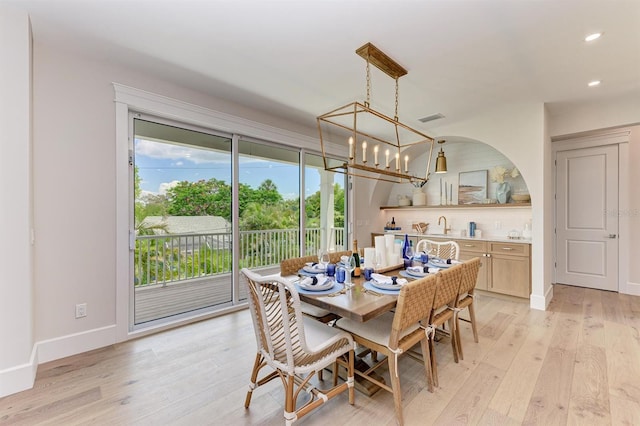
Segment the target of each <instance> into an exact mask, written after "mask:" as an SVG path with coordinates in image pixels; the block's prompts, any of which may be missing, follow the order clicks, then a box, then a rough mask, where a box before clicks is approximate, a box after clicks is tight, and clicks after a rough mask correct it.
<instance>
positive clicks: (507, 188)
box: [496, 182, 511, 204]
mask: <svg viewBox="0 0 640 426" xmlns="http://www.w3.org/2000/svg"><path fill="white" fill-rule="evenodd" d="M510 197H511V185H509V182H502V183H500V184H498V188H496V198H497V199H498V203H500V204H506V203H508V202H509V198H510Z"/></svg>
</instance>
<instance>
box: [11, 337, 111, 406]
mask: <svg viewBox="0 0 640 426" xmlns="http://www.w3.org/2000/svg"><path fill="white" fill-rule="evenodd" d="M114 343H116V326H115V325H110V326H107V327H101V328H96V329H93V330H88V331H83V332H81V333H75V334H69V335H67V336H62V337H58V338H55V339H50V340H43V341H40V342H36V343H35V345H33V350H32V351H31V358H30V360H29V362H26V363H24V364H21V365H18V366H15V367H11V368H7V369H6V370H2V371H0V398H2V397H3V396H7V395H11V394H14V393H17V392H21V391H23V390H27V389H31V388H32V387H33V383H34V380H35V377H36V372H37V370H38V365H39V364H42V363H44V362H49V361H53V360H56V359H60V358H64V357H67V356H71V355H76V354H79V353H82V352H87V351H91V350H93V349H98V348H102V347H105V346H108V345H112V344H114Z"/></svg>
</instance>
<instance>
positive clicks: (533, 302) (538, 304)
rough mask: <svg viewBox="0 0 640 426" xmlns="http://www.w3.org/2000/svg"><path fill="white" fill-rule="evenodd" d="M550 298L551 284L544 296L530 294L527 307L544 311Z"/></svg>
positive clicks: (551, 292) (551, 294)
mask: <svg viewBox="0 0 640 426" xmlns="http://www.w3.org/2000/svg"><path fill="white" fill-rule="evenodd" d="M551 299H553V285H550V286H549V288H548V289H547V291H546V292H545V294H544V296H538V295H535V294H532V295H531V297H530V298H529V307H530V308H531V309H537V310H539V311H546V310H547V307H548V306H549V302H551Z"/></svg>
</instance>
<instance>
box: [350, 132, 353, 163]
mask: <svg viewBox="0 0 640 426" xmlns="http://www.w3.org/2000/svg"><path fill="white" fill-rule="evenodd" d="M349 160H353V138H352V137H350V138H349Z"/></svg>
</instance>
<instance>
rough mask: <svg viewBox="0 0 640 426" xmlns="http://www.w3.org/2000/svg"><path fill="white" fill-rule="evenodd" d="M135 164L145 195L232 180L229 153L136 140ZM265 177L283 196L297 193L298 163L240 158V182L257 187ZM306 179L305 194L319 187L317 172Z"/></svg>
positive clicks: (290, 197)
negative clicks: (174, 187)
mask: <svg viewBox="0 0 640 426" xmlns="http://www.w3.org/2000/svg"><path fill="white" fill-rule="evenodd" d="M135 165H136V166H137V167H138V174H139V176H140V178H141V183H140V188H141V190H142V193H143V194H145V193H151V194H162V193H164V192H166V190H167V189H168V188H170V187H171V186H172V185H175V183H177V182H180V181H184V180H186V181H189V182H195V181H198V180H202V179H204V180H208V179H211V178H216V179H219V180H223V181H225V182H227V183H231V155H230V153H222V152H215V151H211V150H204V149H198V148H192V147H187V146H183V145H173V144H167V143H160V142H155V141H148V140H144V139H136V140H135ZM266 179H271V180H272V181H273V182H274V183H275V184H276V187H277V188H278V191H279V192H280V194H282V196H283V198H285V199H294V198H296V197H297V196H298V183H299V179H298V165H292V164H286V163H281V162H276V161H268V160H262V159H258V158H255V157H245V156H241V157H240V182H241V183H244V184H247V185H249V186H251V187H252V188H254V189H256V188H257V187H258V186H259V185H260V184H261V183H262V182H263V181H265V180H266ZM305 180H306V190H305V197H306V196H309V195H311V194H313V193H315V192H316V191H318V190H319V189H320V174H319V173H318V172H315V171H314V172H308V173H307V174H306V176H305Z"/></svg>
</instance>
